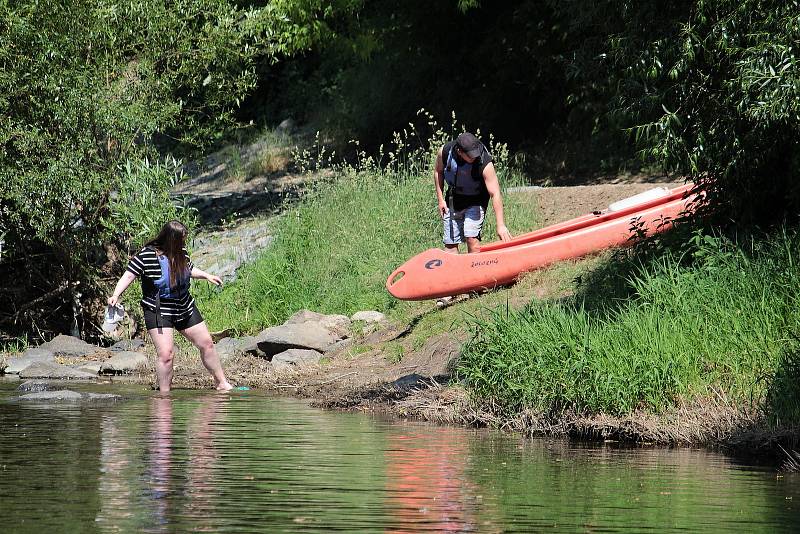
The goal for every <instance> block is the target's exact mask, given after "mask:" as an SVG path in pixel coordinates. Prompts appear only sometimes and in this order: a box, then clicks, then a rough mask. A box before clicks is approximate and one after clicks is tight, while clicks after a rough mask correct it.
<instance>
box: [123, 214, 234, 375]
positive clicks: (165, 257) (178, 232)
mask: <svg viewBox="0 0 800 534" xmlns="http://www.w3.org/2000/svg"><path fill="white" fill-rule="evenodd" d="M186 234H187V230H186V227H185V226H184V225H183V223H181V222H180V221H170V222H168V223H167V224H165V225H164V227H163V228H162V229H161V232H159V234H158V236H157V237H156V238H155V239H152V240H151V241H149V242H148V243H147V244H146V245H145V246H144V248H142V250H141V251H140V252H139V253H138V254H136V255H135V256H134V257H132V258H131V260H130V261H129V262H128V268H127V270H126V272H125V274H123V275H122V277H121V278H120V279H119V281H118V282H117V286H116V288H115V289H114V294H113V295H111V296H110V297H109V298H108V304H109V305H111V306H116V304H117V303H118V302H119V298H120V296H121V295H122V294H123V293H124V292H125V290H126V289H128V286H129V285H130V284H131V282H133V281H134V280H135V279H136V278H139V277H140V278H141V281H142V294H143V298H142V309H143V311H144V322H145V326H146V327H147V332H148V333H149V334H150V339H152V340H153V344H154V345H155V347H156V354H157V356H158V357H157V359H156V375H157V376H158V389H159V390H160V391H169V390H170V387H171V386H172V364H173V359H174V356H175V345H174V339H173V335H174V331H175V330H177V331H178V332H180V333H181V334H183V337H185V338H186V339H188V340H189V341H191V342H192V344H194V346H195V347H197V348H198V349H200V358H201V359H202V360H203V365H205V367H206V369H208V371H209V372H210V373H211V376H212V377H213V378H214V386H215V387H216V388H217V390H219V391H228V390H229V389H233V386H232V385H230V384H229V383H228V381H227V380H226V379H225V373H224V372H223V371H222V365H221V364H220V362H219V356H218V355H217V351H216V349H215V348H214V341H213V340H212V339H211V334H210V333H209V332H208V327H207V326H206V323H205V321H203V317H202V316H201V315H200V311H199V310H198V309H197V306H196V305H195V303H194V299H193V298H192V297H191V295H190V294H189V279H190V278H198V279H201V280H208V281H209V282H211V283H212V284H214V285H221V284H222V279H221V278H220V277H219V276H214V275H212V274H208V273H207V272H205V271H201V270H200V269H198V268H197V267H195V266H194V265H193V264H192V261H191V260H190V259H189V255H188V254H187V252H186V248H185V244H186Z"/></svg>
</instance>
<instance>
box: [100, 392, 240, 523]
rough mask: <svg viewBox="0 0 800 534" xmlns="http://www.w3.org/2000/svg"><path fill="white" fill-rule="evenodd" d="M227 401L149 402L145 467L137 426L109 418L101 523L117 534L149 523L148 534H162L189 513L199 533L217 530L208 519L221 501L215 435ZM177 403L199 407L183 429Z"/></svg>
mask: <svg viewBox="0 0 800 534" xmlns="http://www.w3.org/2000/svg"><path fill="white" fill-rule="evenodd" d="M228 400H229V399H228V397H226V396H224V395H217V394H212V395H208V396H205V397H202V398H200V399H199V401H198V402H196V403H187V402H186V401H185V400H184V401H180V400H176V399H175V398H172V397H170V396H169V395H158V396H156V397H154V398H152V399H150V401H149V424H148V425H147V432H146V433H145V443H144V445H145V446H146V449H145V462H144V463H143V464H138V463H137V462H136V461H135V459H136V457H137V456H138V454H137V451H138V450H139V448H140V447H141V445H142V443H141V438H142V434H143V433H142V432H141V431H140V430H139V429H136V428H135V426H134V427H129V428H127V429H121V428H120V419H119V418H117V417H114V416H112V415H111V414H107V415H106V416H104V417H103V418H102V428H103V432H102V445H101V454H100V456H101V476H100V481H99V491H100V494H101V501H102V503H103V506H102V508H101V511H100V513H99V514H98V516H97V518H96V521H97V522H98V523H101V524H104V525H106V526H107V527H108V528H109V529H110V530H112V531H121V530H126V528H124V527H125V525H130V526H132V525H131V524H130V522H131V520H133V521H135V522H138V524H139V525H140V526H142V523H145V524H146V530H147V531H150V532H163V531H167V530H171V529H172V528H171V527H170V524H171V522H172V521H173V520H174V519H175V518H176V517H179V516H182V515H184V514H187V513H188V514H190V515H191V516H192V517H194V518H195V519H196V521H195V522H194V523H193V527H192V528H193V530H194V531H208V530H213V528H212V526H211V525H210V524H209V523H208V522H207V521H205V520H204V518H208V517H212V516H213V509H214V502H215V499H216V498H217V497H218V489H219V486H220V480H219V476H218V475H217V470H216V465H217V461H218V459H219V455H220V452H219V449H218V448H217V446H216V443H215V433H216V432H217V430H218V426H219V425H220V423H221V421H222V420H223V419H224V415H225V410H224V408H225V403H226V402H227V401H228ZM176 403H180V404H182V405H184V406H185V405H187V404H188V405H190V406H191V405H195V406H192V407H191V413H190V414H188V417H186V418H185V419H184V415H183V414H181V416H180V418H181V419H182V420H183V425H182V427H181V428H179V429H178V430H176V421H175V418H176V416H175V413H174V412H175V409H176V407H175V405H176ZM126 430H127V431H126ZM183 450H185V452H184V451H183ZM136 471H140V474H139V475H138V476H136V475H135V473H136ZM132 475H133V476H132ZM176 508H177V509H176Z"/></svg>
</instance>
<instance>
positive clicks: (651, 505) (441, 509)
mask: <svg viewBox="0 0 800 534" xmlns="http://www.w3.org/2000/svg"><path fill="white" fill-rule="evenodd" d="M142 395H143V396H144V397H145V398H139V399H134V400H128V401H125V402H121V403H118V404H114V405H104V406H100V405H71V406H66V407H65V406H62V407H60V408H58V409H42V407H33V406H28V405H23V404H21V403H15V402H13V401H6V400H5V399H6V398H7V397H9V396H11V394H9V393H8V392H4V391H3V390H1V389H0V429H2V431H1V432H0V502H2V504H3V510H4V514H5V515H6V517H7V518H13V522H11V523H9V522H8V521H7V522H6V523H5V524H4V526H3V529H2V530H4V531H12V532H13V531H26V532H41V531H53V532H55V531H70V532H92V531H101V532H102V531H105V532H139V531H146V532H165V531H169V532H190V531H221V530H225V531H236V532H254V531H262V532H285V531H292V532H295V531H313V532H320V531H328V530H332V531H347V532H354V531H358V532H379V531H383V532H391V533H395V532H419V531H429V532H500V531H503V532H505V531H524V532H535V531H541V530H545V529H547V530H553V529H554V530H559V531H569V532H575V531H616V532H641V531H643V530H656V531H673V532H677V531H691V532H698V531H704V532H717V531H720V530H737V529H739V530H746V531H747V532H748V533H749V532H794V531H798V526H799V525H800V521H799V520H798V511H797V508H798V506H797V505H800V484H798V482H800V476H796V475H783V476H781V477H778V476H776V474H775V473H774V472H770V471H769V470H763V469H760V468H758V467H754V466H743V465H741V464H736V463H734V462H731V461H730V460H729V459H728V458H727V457H725V456H723V455H720V454H716V453H713V452H709V451H696V450H688V449H678V450H669V449H614V448H612V447H609V446H603V445H599V446H598V445H596V444H594V445H584V444H576V443H573V442H569V441H562V440H524V439H521V438H518V437H515V436H509V435H506V434H499V433H493V432H487V431H470V430H466V429H462V428H447V427H435V426H431V425H425V424H420V423H410V422H396V421H387V420H383V419H380V418H375V417H369V416H367V415H364V414H357V413H356V414H342V413H336V412H324V411H320V410H314V409H310V408H309V407H308V406H307V405H306V404H305V403H303V402H300V401H294V400H290V399H275V398H269V397H264V396H259V395H258V394H257V393H255V394H254V393H248V394H247V395H217V394H209V393H205V392H204V393H202V394H200V393H195V392H172V393H171V394H170V395H169V396H166V397H162V396H155V397H154V396H150V394H149V392H148V393H144V394H142ZM9 524H10V525H11V526H10V527H9Z"/></svg>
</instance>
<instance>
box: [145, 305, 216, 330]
mask: <svg viewBox="0 0 800 534" xmlns="http://www.w3.org/2000/svg"><path fill="white" fill-rule="evenodd" d="M142 310H144V324H145V326H146V327H147V329H148V330H152V329H153V328H158V327H159V326H161V328H174V329H175V330H186V329H187V328H191V327H193V326H194V325H197V324H200V323H202V322H203V316H202V315H200V310H198V309H197V305H192V310H191V312H189V313H187V314H185V315H181V316H179V317H173V316H171V315H162V316H161V324H160V325H159V324H158V323H157V322H156V312H155V311H153V310H151V309H149V308H147V307H146V306H142Z"/></svg>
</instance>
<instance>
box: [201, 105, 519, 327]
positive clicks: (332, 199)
mask: <svg viewBox="0 0 800 534" xmlns="http://www.w3.org/2000/svg"><path fill="white" fill-rule="evenodd" d="M427 126H428V127H429V128H431V129H432V130H433V131H434V134H433V135H431V136H429V137H426V138H424V139H421V138H420V137H418V136H417V134H416V133H415V132H414V130H413V128H412V129H411V130H406V131H405V132H403V133H400V134H397V135H396V136H395V139H394V143H393V144H392V145H391V146H390V147H388V148H386V149H382V150H381V152H380V153H379V154H376V155H374V156H370V155H367V154H365V153H360V154H359V155H358V159H357V161H356V162H355V163H352V164H337V165H333V166H329V167H327V168H326V169H322V168H323V167H324V166H325V163H326V160H327V159H328V155H327V154H325V151H324V149H323V148H319V149H316V150H311V151H309V152H308V153H306V154H305V156H304V159H305V163H303V162H301V163H303V165H305V167H304V168H306V169H307V170H308V171H309V172H320V171H321V170H324V171H325V172H327V173H329V174H330V178H329V179H327V180H324V181H322V182H318V183H317V184H316V186H315V187H314V189H313V191H312V192H310V193H309V194H307V195H306V196H305V197H304V198H303V199H302V200H301V201H300V202H299V203H297V204H296V205H294V206H293V207H291V208H289V209H288V210H287V211H286V212H285V213H283V214H282V215H281V216H280V218H279V220H278V221H276V223H275V240H274V241H273V243H272V245H271V246H270V248H269V249H268V250H267V251H265V252H264V254H263V255H262V256H261V257H260V258H258V259H257V260H256V261H255V262H254V263H252V264H251V265H248V266H246V267H245V268H243V269H242V270H241V271H240V272H239V276H238V278H237V281H236V282H235V283H233V284H232V285H231V286H229V287H226V288H225V289H224V290H223V291H222V292H221V293H214V292H211V291H203V290H201V291H199V292H198V295H197V296H198V298H199V300H200V301H201V307H202V309H203V311H204V314H205V316H206V319H207V321H208V322H209V323H210V325H211V327H212V328H234V329H236V330H238V331H240V332H243V333H244V332H253V331H256V330H258V329H260V328H263V327H264V326H268V325H272V324H276V323H279V322H281V321H283V320H285V319H286V318H287V317H288V316H289V315H291V314H292V313H294V312H295V311H297V310H299V309H302V308H309V309H313V310H315V311H320V312H324V313H342V314H351V313H353V312H355V311H358V310H363V309H375V310H381V311H384V312H390V313H397V314H400V315H402V314H403V310H408V306H409V305H407V304H404V303H401V302H399V301H397V300H395V299H394V298H393V297H392V296H391V295H389V294H388V292H387V291H386V289H385V287H384V283H385V281H386V277H387V276H388V274H389V273H390V272H391V271H393V270H394V269H395V268H396V267H397V266H398V265H399V264H400V263H402V262H403V261H405V260H406V259H408V258H409V257H411V256H413V255H414V254H417V253H419V252H421V251H422V250H424V249H426V248H429V247H437V246H441V231H442V230H441V226H442V224H441V219H440V218H439V216H438V214H437V207H436V197H435V194H434V189H433V177H432V167H431V165H432V163H433V161H434V158H435V153H436V151H437V150H438V149H439V148H440V147H441V146H442V144H443V143H444V142H445V140H447V139H449V138H450V135H452V133H450V132H445V131H443V130H442V129H439V128H435V127H433V126H435V123H433V121H431V120H430V118H429V124H428V125H427ZM490 149H491V150H492V152H493V155H494V156H495V158H496V166H497V168H498V171H499V174H500V179H501V182H502V183H503V185H506V186H507V185H510V184H515V183H518V179H516V178H515V177H514V176H513V175H512V173H511V172H510V171H509V168H508V151H507V149H506V148H505V146H504V145H501V144H498V143H491V144H490ZM506 212H507V214H508V215H507V218H508V219H509V225H510V226H511V227H512V228H514V227H516V228H520V229H527V228H529V227H530V226H531V225H532V224H533V223H532V220H533V219H534V218H535V215H534V212H533V208H532V207H530V206H526V205H521V204H518V203H515V202H514V200H513V199H511V200H510V201H509V202H508V208H507V209H506ZM485 235H486V236H487V237H488V238H491V237H492V236H493V235H494V221H493V215H492V214H491V213H490V214H489V216H488V217H487V225H486V226H485Z"/></svg>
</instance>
